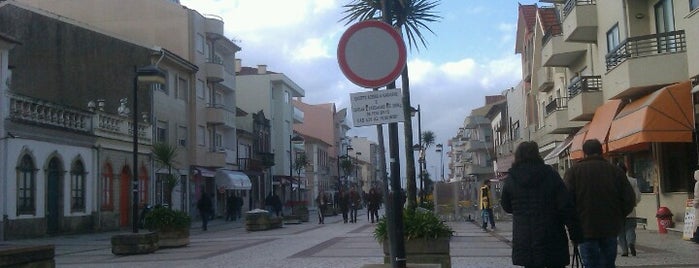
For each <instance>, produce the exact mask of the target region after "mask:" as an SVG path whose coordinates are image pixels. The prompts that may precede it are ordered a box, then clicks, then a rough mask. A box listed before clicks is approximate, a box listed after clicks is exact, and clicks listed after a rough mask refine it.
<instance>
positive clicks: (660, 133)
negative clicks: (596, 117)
mask: <svg viewBox="0 0 699 268" xmlns="http://www.w3.org/2000/svg"><path fill="white" fill-rule="evenodd" d="M691 89H692V86H691V83H690V82H689V81H686V82H683V83H678V84H674V85H670V86H666V87H664V88H662V89H660V90H658V91H655V92H653V93H651V94H649V95H647V96H644V97H642V98H640V99H638V100H635V101H633V102H631V103H629V104H628V105H626V107H624V109H622V110H621V112H619V114H618V115H617V116H616V118H614V121H613V122H612V126H611V128H610V130H609V142H608V148H609V151H616V152H619V151H631V150H634V149H635V148H638V147H639V146H644V145H647V143H650V142H692V131H693V129H694V112H693V110H692V96H691V93H690V90H691Z"/></svg>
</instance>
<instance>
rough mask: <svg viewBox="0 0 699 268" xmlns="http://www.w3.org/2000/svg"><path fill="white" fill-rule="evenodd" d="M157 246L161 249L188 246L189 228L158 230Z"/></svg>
mask: <svg viewBox="0 0 699 268" xmlns="http://www.w3.org/2000/svg"><path fill="white" fill-rule="evenodd" d="M158 240H159V241H158V246H160V247H161V248H176V247H184V246H186V245H189V228H182V229H175V230H159V231H158Z"/></svg>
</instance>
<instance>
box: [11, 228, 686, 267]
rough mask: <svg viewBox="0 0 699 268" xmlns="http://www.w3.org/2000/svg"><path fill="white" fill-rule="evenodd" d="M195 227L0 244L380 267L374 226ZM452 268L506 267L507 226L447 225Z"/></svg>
mask: <svg viewBox="0 0 699 268" xmlns="http://www.w3.org/2000/svg"><path fill="white" fill-rule="evenodd" d="M199 224H200V223H198V222H195V223H194V226H193V227H192V230H191V236H190V241H191V242H190V244H189V245H188V246H186V247H182V248H173V249H160V250H158V251H156V252H155V253H152V254H147V255H133V256H115V255H113V254H112V253H111V246H110V237H111V236H112V235H114V234H117V233H116V232H114V233H99V234H87V235H70V236H59V237H51V238H41V239H29V240H19V241H6V242H3V243H5V244H8V243H9V244H21V245H39V244H54V245H55V246H56V266H57V267H270V268H275V267H332V268H341V267H361V266H362V265H364V264H375V263H381V262H382V261H383V258H382V251H381V246H380V245H379V244H378V243H377V242H376V241H375V240H374V238H373V236H372V231H373V229H374V228H373V226H374V225H373V224H371V223H368V222H367V221H366V219H362V217H360V221H359V223H355V224H352V223H342V220H341V217H340V216H334V217H328V218H326V224H322V225H321V224H316V223H315V222H313V221H311V222H305V223H302V224H295V225H284V227H283V228H280V229H275V230H268V231H259V232H247V231H246V230H245V228H244V227H243V224H242V222H241V221H238V222H225V221H223V220H215V221H212V222H210V223H209V230H208V231H201V229H200V228H199ZM449 224H450V225H451V226H452V227H453V228H454V231H455V237H454V238H453V239H452V241H451V257H452V267H512V264H511V259H510V253H511V246H510V240H511V239H512V225H511V222H510V221H501V222H498V223H497V230H496V231H490V232H484V231H482V230H481V229H480V228H479V227H478V226H477V225H476V224H474V223H472V222H450V223H449ZM637 233H638V246H637V249H638V257H621V256H620V257H618V258H617V266H618V267H699V244H696V243H692V242H688V241H684V240H682V239H681V235H680V234H679V233H670V234H658V233H657V232H653V231H647V230H640V229H639V230H638V232H637Z"/></svg>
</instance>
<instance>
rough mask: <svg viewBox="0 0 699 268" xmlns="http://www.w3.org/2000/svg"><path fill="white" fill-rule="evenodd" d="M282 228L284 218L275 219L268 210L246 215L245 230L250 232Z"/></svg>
mask: <svg viewBox="0 0 699 268" xmlns="http://www.w3.org/2000/svg"><path fill="white" fill-rule="evenodd" d="M281 227H282V218H281V217H274V216H272V215H271V214H270V213H269V212H267V211H266V210H258V211H255V210H253V211H250V212H247V213H245V229H246V230H248V231H264V230H269V229H274V228H281Z"/></svg>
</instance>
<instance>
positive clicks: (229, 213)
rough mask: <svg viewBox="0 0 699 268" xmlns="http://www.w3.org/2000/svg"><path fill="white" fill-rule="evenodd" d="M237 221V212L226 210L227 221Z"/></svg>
mask: <svg viewBox="0 0 699 268" xmlns="http://www.w3.org/2000/svg"><path fill="white" fill-rule="evenodd" d="M235 219H236V217H235V211H233V209H229V210H226V221H229V220H231V221H234V220H235Z"/></svg>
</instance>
